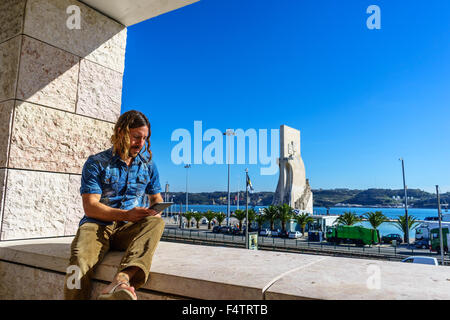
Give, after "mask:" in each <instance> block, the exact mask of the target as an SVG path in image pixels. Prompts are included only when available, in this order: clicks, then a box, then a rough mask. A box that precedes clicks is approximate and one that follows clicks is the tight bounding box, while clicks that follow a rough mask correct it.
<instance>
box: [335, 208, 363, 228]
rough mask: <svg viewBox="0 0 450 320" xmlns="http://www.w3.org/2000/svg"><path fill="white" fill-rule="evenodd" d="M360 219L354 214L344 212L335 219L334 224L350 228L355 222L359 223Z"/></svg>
mask: <svg viewBox="0 0 450 320" xmlns="http://www.w3.org/2000/svg"><path fill="white" fill-rule="evenodd" d="M360 221H361V218H360V217H358V215H357V214H356V213H354V212H350V211H347V212H344V214H342V215H340V216H339V217H338V218H337V219H336V223H337V224H339V225H344V226H352V225H354V224H355V223H357V222H360Z"/></svg>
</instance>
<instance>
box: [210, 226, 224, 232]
mask: <svg viewBox="0 0 450 320" xmlns="http://www.w3.org/2000/svg"><path fill="white" fill-rule="evenodd" d="M220 228H222V227H221V226H214V227H213V228H212V232H214V233H219V232H220Z"/></svg>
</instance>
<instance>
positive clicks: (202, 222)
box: [200, 218, 208, 224]
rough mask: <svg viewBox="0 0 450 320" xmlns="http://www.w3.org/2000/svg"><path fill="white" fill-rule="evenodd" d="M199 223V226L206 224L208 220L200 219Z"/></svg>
mask: <svg viewBox="0 0 450 320" xmlns="http://www.w3.org/2000/svg"><path fill="white" fill-rule="evenodd" d="M200 221H201V224H208V219H206V218H202V220H200Z"/></svg>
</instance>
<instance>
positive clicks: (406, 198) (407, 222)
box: [399, 158, 409, 245]
mask: <svg viewBox="0 0 450 320" xmlns="http://www.w3.org/2000/svg"><path fill="white" fill-rule="evenodd" d="M399 160H400V161H401V162H402V172H403V189H404V191H405V220H406V230H405V231H406V233H405V240H406V245H409V220H408V193H407V191H406V180H405V162H404V160H403V158H400V159H399Z"/></svg>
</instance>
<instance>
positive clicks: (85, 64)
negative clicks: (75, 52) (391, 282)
mask: <svg viewBox="0 0 450 320" xmlns="http://www.w3.org/2000/svg"><path fill="white" fill-rule="evenodd" d="M122 78H123V75H122V74H121V73H118V72H115V71H113V70H110V69H108V68H105V67H102V66H100V65H98V64H95V63H93V62H90V61H88V60H82V61H81V63H80V84H79V86H78V103H77V113H79V114H83V115H86V116H90V117H93V118H96V119H102V120H107V121H111V122H116V121H117V119H118V117H119V116H120V107H121V103H122Z"/></svg>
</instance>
